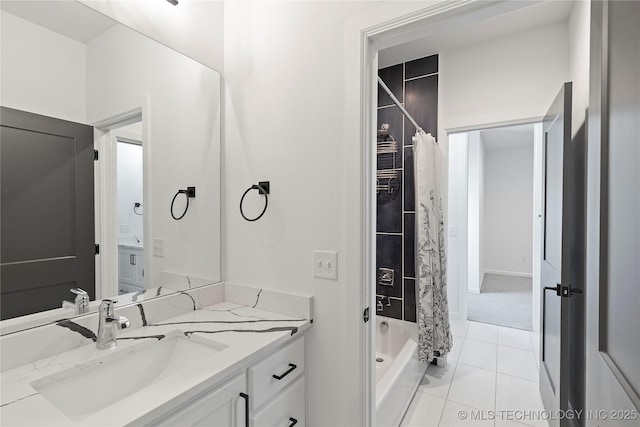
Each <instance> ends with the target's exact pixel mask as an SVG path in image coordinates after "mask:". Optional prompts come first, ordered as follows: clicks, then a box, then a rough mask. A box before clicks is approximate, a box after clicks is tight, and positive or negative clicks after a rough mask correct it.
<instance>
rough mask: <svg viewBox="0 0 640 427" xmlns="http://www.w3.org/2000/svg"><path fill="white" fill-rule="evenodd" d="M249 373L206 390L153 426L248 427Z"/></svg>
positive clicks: (155, 422)
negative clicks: (245, 396) (247, 394)
mask: <svg viewBox="0 0 640 427" xmlns="http://www.w3.org/2000/svg"><path fill="white" fill-rule="evenodd" d="M245 382H246V376H245V374H241V375H238V376H237V377H235V378H234V379H232V380H231V381H229V382H227V383H226V384H224V385H223V386H220V387H216V388H215V389H213V390H211V391H206V392H204V393H202V394H201V395H199V396H197V397H195V398H194V399H192V400H190V401H188V402H186V403H185V404H184V405H182V406H180V407H179V408H177V409H176V410H174V411H173V412H171V413H169V414H168V415H166V416H164V417H162V418H161V419H158V420H156V421H154V422H153V423H151V424H150V425H152V426H167V427H176V426H180V427H183V426H184V427H191V426H208V427H245V426H246V425H247V420H246V418H245V414H246V412H245V409H246V408H245V405H246V404H247V403H246V400H245V399H244V398H242V397H241V396H240V394H241V393H242V394H244V392H245Z"/></svg>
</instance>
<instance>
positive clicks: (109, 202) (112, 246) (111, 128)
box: [88, 96, 153, 299]
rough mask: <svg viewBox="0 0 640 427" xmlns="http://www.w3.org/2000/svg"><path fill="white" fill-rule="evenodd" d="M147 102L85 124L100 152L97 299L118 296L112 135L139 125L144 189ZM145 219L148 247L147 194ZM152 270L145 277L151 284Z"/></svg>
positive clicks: (129, 104)
mask: <svg viewBox="0 0 640 427" xmlns="http://www.w3.org/2000/svg"><path fill="white" fill-rule="evenodd" d="M149 106H150V101H149V97H148V96H145V97H143V98H141V99H138V100H132V101H130V102H127V103H125V104H121V105H118V106H115V107H112V108H109V109H106V110H103V111H101V112H100V113H97V114H96V115H95V116H94V117H89V120H88V122H89V123H91V124H92V125H93V126H94V128H95V131H94V148H95V149H96V150H98V152H99V160H98V162H97V163H96V168H95V170H94V171H95V172H94V173H95V177H94V181H95V186H96V188H95V192H96V198H95V212H96V242H97V243H98V244H99V245H100V254H99V255H98V256H97V257H96V299H98V298H108V297H116V296H117V295H118V286H117V284H118V230H119V227H118V193H117V167H116V162H117V151H116V142H115V137H114V132H115V133H117V129H118V128H120V127H122V126H126V125H128V124H131V123H135V122H139V121H141V122H142V140H143V142H145V143H143V145H142V159H143V166H142V169H143V172H142V175H143V178H142V179H143V188H148V187H147V186H148V183H150V182H151V179H150V178H151V147H150V146H151V144H150V139H151V127H150V120H149V116H150V107H149ZM142 203H143V205H144V206H147V207H148V209H146V210H145V218H144V225H143V234H144V236H143V239H144V240H143V246H145V247H151V246H150V245H151V240H150V237H151V216H152V214H151V212H152V209H151V204H152V201H151V196H150V192H149V191H145V192H144V195H143V201H142ZM151 252H152V251H144V265H145V267H150V266H151ZM150 270H151V268H146V270H145V275H146V278H147V279H148V280H149V283H153V282H152V274H150V273H151V271H150Z"/></svg>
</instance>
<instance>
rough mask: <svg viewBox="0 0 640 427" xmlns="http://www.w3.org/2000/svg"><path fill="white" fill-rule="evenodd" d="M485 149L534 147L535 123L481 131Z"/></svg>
mask: <svg viewBox="0 0 640 427" xmlns="http://www.w3.org/2000/svg"><path fill="white" fill-rule="evenodd" d="M480 138H481V140H482V145H483V146H484V149H485V150H487V151H489V150H500V149H505V148H520V147H533V124H526V125H516V126H506V127H499V128H491V129H486V130H482V131H480Z"/></svg>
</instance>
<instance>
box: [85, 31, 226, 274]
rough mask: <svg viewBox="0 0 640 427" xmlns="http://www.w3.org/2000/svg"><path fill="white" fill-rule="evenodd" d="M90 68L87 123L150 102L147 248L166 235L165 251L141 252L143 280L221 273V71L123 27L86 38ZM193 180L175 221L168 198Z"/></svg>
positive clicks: (148, 118) (146, 167) (146, 193)
mask: <svg viewBox="0 0 640 427" xmlns="http://www.w3.org/2000/svg"><path fill="white" fill-rule="evenodd" d="M114 46H118V47H119V48H118V49H114V48H113V47H114ZM87 71H88V79H87V116H88V121H89V122H90V123H93V122H95V121H96V120H99V119H104V118H105V115H108V114H113V113H116V112H119V111H122V109H123V108H126V107H130V106H131V105H133V104H142V105H146V104H147V102H148V111H146V114H147V116H146V117H143V120H144V121H145V122H146V123H144V126H143V129H145V130H146V129H149V134H145V133H144V132H143V140H144V144H145V145H144V149H145V150H148V153H149V155H148V157H145V165H144V168H145V172H144V175H145V180H146V181H145V200H144V201H143V204H144V207H145V209H144V214H145V222H146V223H147V225H145V227H148V228H145V232H144V237H145V247H152V241H153V239H154V238H163V239H164V246H165V249H164V250H165V257H163V258H160V257H153V256H151V255H149V256H147V255H145V271H146V272H147V273H148V274H146V275H145V280H146V279H149V280H148V281H146V282H145V285H146V286H157V285H158V282H156V281H154V279H155V278H157V277H158V272H160V271H170V272H174V273H183V274H191V275H194V276H199V277H204V278H209V279H214V280H220V278H221V271H220V270H221V265H220V263H221V261H220V257H221V251H220V246H221V238H220V191H221V183H220V136H219V135H220V75H219V74H218V73H217V72H215V71H213V70H211V69H209V68H207V67H204V66H202V65H201V64H200V63H197V62H195V61H193V60H191V59H189V58H187V57H185V56H183V55H180V54H178V53H176V52H174V51H173V50H171V49H168V48H166V47H165V46H162V45H160V44H159V43H156V42H154V41H152V40H150V39H148V38H146V37H142V36H140V35H139V34H138V33H136V32H134V31H132V30H130V29H128V28H126V27H124V26H116V27H113V28H112V29H110V30H108V31H106V32H104V33H103V34H102V35H100V36H99V37H97V38H95V39H93V40H92V41H91V42H90V43H89V44H88V45H87ZM145 156H146V155H145ZM147 160H149V161H147ZM192 185H194V186H196V198H195V199H192V200H191V202H190V207H189V212H188V213H187V214H186V216H185V217H184V218H183V219H182V220H181V221H175V220H173V219H172V218H171V215H170V212H169V208H170V205H171V199H172V198H173V196H174V194H175V193H176V191H177V190H178V189H184V188H186V187H187V186H192ZM183 200H184V199H183ZM182 203H183V202H182ZM180 206H182V205H180ZM180 206H178V203H177V204H176V212H179V211H178V209H179V207H180ZM147 252H148V253H149V252H150V251H147ZM147 261H150V265H148V264H147Z"/></svg>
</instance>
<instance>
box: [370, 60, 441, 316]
mask: <svg viewBox="0 0 640 427" xmlns="http://www.w3.org/2000/svg"><path fill="white" fill-rule="evenodd" d="M378 74H379V76H380V77H381V78H382V80H384V82H385V83H386V84H387V86H388V87H389V89H391V91H392V92H393V93H394V95H395V96H396V98H398V100H399V101H400V102H401V103H402V104H403V106H404V107H405V108H406V109H407V111H408V112H409V114H411V116H412V117H413V118H414V119H415V120H416V122H418V124H419V125H420V126H422V128H423V129H424V131H425V132H427V133H431V134H432V135H437V134H438V129H437V126H438V55H432V56H427V57H426V58H421V59H416V60H415V61H410V62H405V63H403V64H398V65H393V66H391V67H387V68H383V69H381V70H378ZM383 123H387V124H389V134H390V135H391V136H392V137H393V139H394V140H395V141H397V143H398V151H397V152H396V153H395V154H379V155H378V156H377V158H378V161H377V165H378V170H379V171H380V170H384V171H396V172H397V178H394V179H393V180H392V181H389V180H388V179H386V178H385V179H383V180H380V179H379V180H378V186H379V187H383V188H384V189H386V190H383V189H380V190H379V191H378V197H377V201H378V203H377V207H376V213H377V221H376V222H377V223H376V232H377V233H376V300H377V301H381V300H382V307H383V309H382V311H377V313H378V314H380V315H383V316H388V317H394V318H396V319H403V320H406V321H409V322H415V321H416V299H417V297H416V279H415V275H416V272H415V255H414V252H415V251H414V245H415V237H414V236H415V200H414V199H415V197H414V183H413V142H412V140H411V138H412V136H413V135H414V134H415V131H416V129H415V128H414V126H413V125H412V124H411V123H409V121H408V120H407V119H405V118H404V116H403V115H402V113H401V112H400V109H399V108H398V107H396V106H395V104H394V103H393V101H392V100H391V98H390V97H389V95H387V93H386V92H385V91H384V90H383V89H381V88H380V87H378V129H380V126H381V125H382V124H383ZM381 181H382V182H381ZM381 184H382V185H381ZM383 283H384V284H383Z"/></svg>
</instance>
